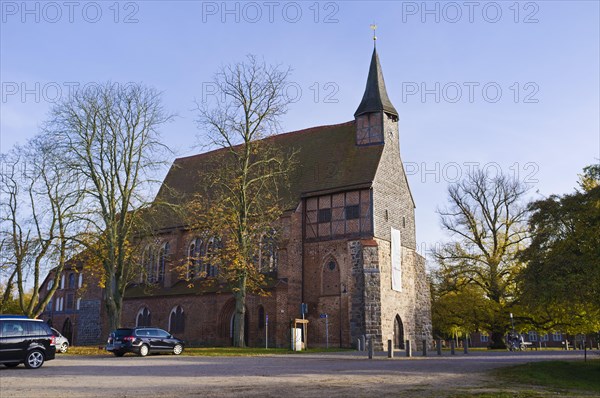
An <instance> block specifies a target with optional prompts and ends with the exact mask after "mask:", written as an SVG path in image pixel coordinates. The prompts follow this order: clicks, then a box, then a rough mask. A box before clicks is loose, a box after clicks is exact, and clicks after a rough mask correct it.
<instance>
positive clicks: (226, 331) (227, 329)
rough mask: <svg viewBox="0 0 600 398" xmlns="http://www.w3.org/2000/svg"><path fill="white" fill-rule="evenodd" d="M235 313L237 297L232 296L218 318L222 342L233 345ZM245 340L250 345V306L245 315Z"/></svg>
mask: <svg viewBox="0 0 600 398" xmlns="http://www.w3.org/2000/svg"><path fill="white" fill-rule="evenodd" d="M234 314H235V299H234V298H231V299H229V300H227V302H226V303H225V304H224V305H223V307H222V308H221V311H220V313H219V319H218V325H219V326H218V328H219V329H218V330H219V332H218V333H219V338H220V339H221V341H222V344H230V345H233V319H234ZM244 321H245V324H244V342H245V343H246V345H248V341H249V339H248V336H249V334H248V331H249V330H250V321H249V318H248V307H246V311H245V315H244Z"/></svg>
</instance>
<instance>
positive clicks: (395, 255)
mask: <svg viewBox="0 0 600 398" xmlns="http://www.w3.org/2000/svg"><path fill="white" fill-rule="evenodd" d="M401 242H402V241H401V240H400V231H399V230H397V229H394V228H392V290H395V291H397V292H401V291H402V243H401Z"/></svg>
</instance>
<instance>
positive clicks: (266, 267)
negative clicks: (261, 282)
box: [258, 230, 278, 272]
mask: <svg viewBox="0 0 600 398" xmlns="http://www.w3.org/2000/svg"><path fill="white" fill-rule="evenodd" d="M258 258H259V264H258V267H259V268H258V269H259V270H260V272H273V271H276V270H277V260H278V258H277V240H276V237H275V230H271V231H270V232H269V233H266V234H265V235H263V237H262V239H261V242H260V247H259V255H258Z"/></svg>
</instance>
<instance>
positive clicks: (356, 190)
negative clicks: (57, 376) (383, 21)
mask: <svg viewBox="0 0 600 398" xmlns="http://www.w3.org/2000/svg"><path fill="white" fill-rule="evenodd" d="M267 140H273V142H274V143H276V144H278V145H280V146H283V147H290V148H294V149H295V150H296V151H297V153H298V155H297V162H298V165H297V170H296V171H295V172H294V173H293V177H292V178H291V186H290V189H289V192H288V193H287V195H290V197H289V198H286V200H285V202H286V203H292V205H291V206H290V207H289V208H288V209H287V210H286V211H285V212H284V214H283V216H282V217H281V218H280V220H279V222H278V225H277V229H278V240H277V242H272V244H271V245H265V248H264V253H263V255H262V256H261V259H260V261H261V264H260V267H261V269H262V270H263V272H265V273H267V274H268V275H269V278H268V281H269V283H268V286H267V288H266V290H267V291H268V293H269V295H268V296H257V295H248V296H247V300H246V335H245V339H246V341H247V344H248V345H250V346H264V345H265V338H267V339H268V345H269V346H270V347H275V346H277V347H286V346H289V345H290V339H291V322H292V321H293V320H294V319H296V318H301V317H302V315H301V313H300V311H301V304H302V303H305V304H306V306H305V308H306V309H307V313H306V314H305V318H306V319H307V320H308V321H309V323H308V326H307V329H308V330H307V342H306V343H307V344H308V346H309V347H315V346H325V344H326V341H328V343H329V346H334V347H335V346H340V347H353V346H356V342H357V340H358V339H359V338H360V337H361V336H363V335H366V336H367V337H372V338H373V342H374V346H375V348H376V349H383V347H384V345H385V344H386V341H387V340H388V339H390V340H393V341H394V345H395V347H397V348H399V347H403V345H404V341H406V340H411V342H412V344H413V346H416V345H417V344H420V342H421V341H422V340H423V339H427V340H428V341H429V340H431V307H430V292H429V284H428V280H427V276H426V272H425V261H424V258H423V257H421V256H420V255H419V254H417V252H416V241H415V240H416V239H415V214H414V208H415V204H414V200H413V197H412V194H411V191H410V188H409V186H408V181H407V178H406V174H405V172H404V168H403V165H402V161H401V158H400V146H399V140H400V137H399V128H398V111H397V110H396V108H395V107H394V105H393V104H392V103H391V101H390V99H389V98H388V94H387V91H386V87H385V83H384V79H383V74H382V70H381V65H380V63H379V57H378V55H377V51H376V50H374V51H373V55H372V58H371V64H370V68H369V73H368V77H367V84H366V88H365V92H364V96H363V98H362V101H361V102H360V104H359V106H358V108H357V110H356V112H355V113H354V120H351V121H348V122H345V123H341V124H336V125H330V126H320V127H313V128H309V129H306V130H301V131H295V132H290V133H285V134H280V135H276V136H272V137H270V138H267ZM216 152H217V151H212V152H207V153H202V154H199V155H195V156H190V157H185V158H179V159H176V160H175V161H174V163H173V165H172V167H171V169H170V171H169V172H168V174H167V176H166V178H165V180H164V182H163V187H162V188H161V190H160V191H159V193H158V195H157V198H156V200H157V201H161V202H162V201H164V200H169V198H171V197H173V195H175V196H181V197H189V196H191V195H193V194H194V193H195V192H197V191H198V187H197V186H195V182H196V181H197V180H198V179H197V178H196V177H195V176H197V175H198V173H199V172H201V170H205V167H206V166H207V165H208V164H210V163H211V157H212V159H213V160H214V156H215V153H216ZM167 192H168V193H167ZM172 224H173V225H169V223H166V224H163V225H162V226H161V228H160V230H158V231H156V233H155V235H154V236H153V238H152V239H153V242H152V244H151V245H148V247H147V248H146V249H144V250H145V252H144V255H143V256H142V257H143V259H144V260H143V261H144V262H146V263H145V264H144V266H145V268H146V271H147V272H146V273H147V277H146V280H144V281H140V283H137V284H132V285H131V287H130V288H128V290H127V292H126V296H125V299H124V303H123V313H122V318H121V320H122V326H136V325H140V326H141V325H148V324H152V325H153V326H157V327H161V328H164V329H166V330H169V331H170V332H171V333H173V334H175V335H177V336H178V337H180V338H182V339H184V340H186V342H188V344H191V345H230V344H231V342H232V334H233V322H232V320H233V314H234V310H235V301H234V298H233V296H232V294H231V293H230V292H227V291H226V290H222V289H221V290H220V289H219V287H218V286H215V285H207V284H205V283H202V281H201V280H199V281H195V282H194V283H193V286H192V285H190V282H189V280H185V279H183V278H182V275H181V270H180V269H176V265H180V264H182V263H185V261H186V259H191V258H196V257H198V255H199V254H202V253H206V251H207V250H210V247H211V245H214V244H215V242H214V240H213V239H210V238H208V239H207V238H206V237H203V236H201V235H200V234H199V233H197V232H196V231H191V230H189V229H188V228H185V227H184V226H182V225H180V223H178V222H175V221H173V222H172ZM192 263H193V261H192ZM196 266H200V268H203V269H202V271H203V272H201V273H200V275H202V276H204V275H208V276H209V277H210V276H215V275H216V276H217V278H218V269H214V268H213V267H210V266H209V265H206V264H196ZM190 272H193V267H192V268H190ZM187 277H188V279H189V278H193V275H191V274H188V275H187ZM67 285H68V283H67ZM150 285H151V288H149V286H150ZM57 294H58V296H60V294H61V293H60V291H59V292H57ZM58 296H57V297H58ZM97 300H98V299H97V298H96V299H94V298H93V297H83V299H82V301H81V303H80V302H77V305H76V307H77V308H76V309H75V308H73V316H80V317H81V314H79V315H77V312H80V311H81V310H80V308H87V309H94V311H95V312H96V315H95V319H96V320H97V319H101V318H102V308H103V306H101V305H96V304H98V303H97ZM92 302H94V303H95V304H94V303H92ZM92 304H94V305H92ZM51 307H52V311H53V314H52V317H59V318H60V315H61V314H59V313H58V312H57V311H55V309H57V308H59V307H56V306H51ZM48 316H49V314H48V313H45V314H44V317H46V318H48ZM87 318H89V314H88V316H87ZM61 321H62V318H61ZM63 322H64V321H63ZM78 323H79V328H81V330H84V329H85V327H86V325H85V324H83V322H78ZM103 323H104V322H98V321H96V324H97V325H99V326H98V327H99V328H100V329H103V328H104V327H103V326H101V325H102V324H103ZM326 323H327V327H326ZM54 324H55V327H57V326H59V325H57V323H56V322H55V323H54ZM70 327H72V328H73V327H75V328H76V329H77V325H75V326H73V325H71V326H70ZM59 329H60V328H59ZM77 330H79V329H77ZM85 330H87V332H86V333H87V336H88V337H89V336H90V333H89V332H90V331H89V327H88V328H87V329H85ZM326 331H327V332H328V333H327V334H328V336H326ZM108 332H109V331H107V330H98V331H97V333H96V335H97V336H99V337H98V340H99V342H101V341H104V340H105V339H106V336H107V335H108ZM82 342H88V340H82ZM77 343H78V342H77V340H76V341H75V344H77ZM80 344H81V343H80Z"/></svg>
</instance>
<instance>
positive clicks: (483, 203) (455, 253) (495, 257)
mask: <svg viewBox="0 0 600 398" xmlns="http://www.w3.org/2000/svg"><path fill="white" fill-rule="evenodd" d="M526 192H527V187H526V186H524V185H523V184H521V183H520V182H519V181H518V180H516V179H513V178H509V177H507V176H505V175H501V174H500V175H497V176H496V177H490V176H488V175H486V174H485V173H484V172H482V171H474V172H471V173H469V174H468V175H467V176H466V178H465V179H464V180H463V181H461V182H459V183H458V184H455V185H451V186H450V187H449V188H448V194H449V206H448V207H447V208H445V209H443V210H438V212H439V214H440V219H441V224H442V227H443V228H444V229H445V230H446V231H448V232H449V233H450V235H451V237H452V239H453V241H452V242H451V243H449V244H447V245H445V246H444V247H443V248H441V249H438V250H436V251H434V253H433V254H434V257H435V259H436V260H437V262H438V264H439V266H440V269H439V276H440V278H441V279H442V280H443V281H444V285H445V286H444V288H445V290H446V292H447V293H452V294H456V292H461V291H463V290H465V289H466V287H468V286H475V287H476V288H477V290H478V291H481V292H482V293H483V295H482V297H481V308H485V309H486V311H485V312H486V313H487V314H488V315H487V316H486V319H485V320H484V321H482V323H483V325H481V326H482V327H483V329H484V330H488V331H490V332H491V334H492V336H491V337H492V341H493V342H492V346H493V347H504V334H505V332H506V331H507V330H508V328H509V326H510V322H509V314H508V311H509V310H510V308H511V306H512V305H514V304H515V301H516V299H517V298H516V291H515V289H516V284H515V283H516V277H517V275H518V273H519V271H520V270H521V268H522V264H521V263H520V262H519V260H518V259H517V258H516V254H517V253H518V251H519V249H521V248H522V246H523V241H524V240H525V239H526V238H527V236H526V228H525V222H526V217H527V210H526V207H525V206H524V205H523V203H522V202H523V197H524V195H525V193H526Z"/></svg>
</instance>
